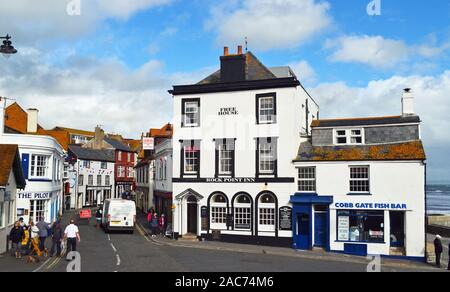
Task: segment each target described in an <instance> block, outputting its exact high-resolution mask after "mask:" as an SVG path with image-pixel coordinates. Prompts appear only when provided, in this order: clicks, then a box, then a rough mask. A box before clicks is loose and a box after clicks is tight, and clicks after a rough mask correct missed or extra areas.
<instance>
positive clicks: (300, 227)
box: [295, 213, 310, 250]
mask: <svg viewBox="0 0 450 292" xmlns="http://www.w3.org/2000/svg"><path fill="white" fill-rule="evenodd" d="M296 223H297V224H296V226H297V228H296V229H297V230H296V234H295V244H296V247H297V249H303V250H307V249H309V248H310V242H309V238H310V219H309V214H308V213H297V222H296Z"/></svg>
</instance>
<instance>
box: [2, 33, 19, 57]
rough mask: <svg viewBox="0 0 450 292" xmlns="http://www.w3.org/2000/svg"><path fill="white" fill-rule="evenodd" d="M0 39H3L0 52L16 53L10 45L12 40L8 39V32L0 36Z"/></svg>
mask: <svg viewBox="0 0 450 292" xmlns="http://www.w3.org/2000/svg"><path fill="white" fill-rule="evenodd" d="M0 39H3V40H4V41H3V45H1V46H0V53H2V54H3V55H5V56H9V55H12V54H16V53H17V50H16V49H15V48H14V47H13V46H12V42H11V41H10V39H11V36H10V35H9V34H7V35H6V36H5V37H0Z"/></svg>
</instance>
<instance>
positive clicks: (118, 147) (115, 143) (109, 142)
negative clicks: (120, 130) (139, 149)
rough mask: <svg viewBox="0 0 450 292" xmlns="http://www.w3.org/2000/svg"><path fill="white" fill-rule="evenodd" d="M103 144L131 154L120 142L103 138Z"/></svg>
mask: <svg viewBox="0 0 450 292" xmlns="http://www.w3.org/2000/svg"><path fill="white" fill-rule="evenodd" d="M105 142H106V143H108V144H109V145H111V146H112V147H113V148H114V149H116V150H120V151H126V152H133V150H131V149H130V147H128V146H127V145H125V144H123V143H122V142H120V141H117V140H114V139H112V138H110V137H105Z"/></svg>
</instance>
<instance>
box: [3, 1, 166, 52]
mask: <svg viewBox="0 0 450 292" xmlns="http://www.w3.org/2000/svg"><path fill="white" fill-rule="evenodd" d="M171 1H172V0H134V1H125V0H80V3H81V10H80V12H81V15H79V16H70V15H68V13H67V5H68V4H69V3H72V2H71V0H39V1H35V0H14V1H0V27H1V29H2V31H1V33H4V34H6V33H9V34H12V35H13V37H14V41H15V42H20V43H21V44H30V43H35V42H37V41H41V40H46V39H51V38H76V37H78V36H80V35H82V34H86V33H90V32H92V31H94V30H95V28H96V26H97V25H98V24H99V23H100V22H101V21H103V20H105V19H108V18H114V19H119V20H126V19H128V18H129V17H130V16H132V15H133V14H135V13H137V12H140V11H143V10H145V9H150V8H153V7H156V6H160V5H165V4H168V3H170V2H171Z"/></svg>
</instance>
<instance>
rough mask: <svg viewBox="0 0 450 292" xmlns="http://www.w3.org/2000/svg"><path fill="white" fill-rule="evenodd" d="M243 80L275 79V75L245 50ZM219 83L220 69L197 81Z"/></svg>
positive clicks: (200, 83)
mask: <svg viewBox="0 0 450 292" xmlns="http://www.w3.org/2000/svg"><path fill="white" fill-rule="evenodd" d="M245 62H246V66H245V67H246V68H245V80H246V81H254V80H267V79H276V78H277V76H275V75H274V74H273V73H272V72H271V71H270V70H269V69H268V68H267V67H266V66H264V65H263V63H261V61H259V59H258V58H257V57H256V56H255V55H253V53H252V52H247V53H246V54H245ZM216 83H220V69H219V70H217V71H216V72H214V73H213V74H211V75H209V76H208V77H206V78H205V79H203V80H202V81H200V82H199V83H197V84H198V85H203V84H216Z"/></svg>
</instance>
